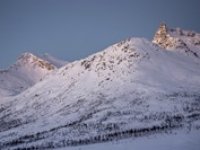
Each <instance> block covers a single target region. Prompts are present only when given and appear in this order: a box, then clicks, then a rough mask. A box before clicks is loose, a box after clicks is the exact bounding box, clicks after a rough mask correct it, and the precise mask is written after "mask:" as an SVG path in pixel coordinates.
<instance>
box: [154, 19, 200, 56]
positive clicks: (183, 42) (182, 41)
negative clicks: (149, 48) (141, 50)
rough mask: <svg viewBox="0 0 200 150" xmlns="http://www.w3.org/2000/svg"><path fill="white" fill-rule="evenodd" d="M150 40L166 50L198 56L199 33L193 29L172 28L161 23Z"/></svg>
mask: <svg viewBox="0 0 200 150" xmlns="http://www.w3.org/2000/svg"><path fill="white" fill-rule="evenodd" d="M152 42H153V43H154V44H157V45H158V46H160V47H161V48H164V49H166V50H173V51H178V52H182V53H184V54H186V55H190V56H193V57H199V56H200V52H199V48H200V34H198V33H195V32H193V31H185V30H181V29H180V28H176V29H172V28H168V27H167V25H166V24H164V23H161V25H160V27H159V28H158V30H157V32H156V34H155V36H154V38H153V41H152Z"/></svg>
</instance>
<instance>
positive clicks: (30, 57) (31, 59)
mask: <svg viewBox="0 0 200 150" xmlns="http://www.w3.org/2000/svg"><path fill="white" fill-rule="evenodd" d="M15 65H17V66H19V65H20V66H23V65H31V66H34V67H36V66H38V67H40V68H43V69H47V70H54V69H55V66H54V65H53V64H51V63H50V62H48V61H46V60H43V59H42V58H40V57H38V56H36V55H34V54H32V53H29V52H25V53H23V54H22V55H21V56H20V57H19V58H18V59H17V62H16V64H15Z"/></svg>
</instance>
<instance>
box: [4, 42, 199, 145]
mask: <svg viewBox="0 0 200 150" xmlns="http://www.w3.org/2000/svg"><path fill="white" fill-rule="evenodd" d="M199 68H200V61H197V60H194V59H192V58H190V57H187V56H185V55H182V54H180V53H178V52H174V51H166V50H164V49H161V48H159V47H158V46H156V45H155V44H152V43H151V42H149V41H147V40H145V39H139V38H129V39H127V40H124V41H122V42H120V43H117V44H115V45H113V46H110V47H108V48H107V49H105V50H104V51H102V52H99V53H96V54H94V55H91V56H89V57H88V58H85V59H83V60H80V61H75V62H73V63H69V64H67V65H66V66H64V67H62V68H60V69H59V70H58V71H57V72H54V73H52V74H50V75H49V76H47V77H46V78H45V79H44V80H43V81H41V82H39V83H38V84H36V85H35V86H33V87H31V88H30V89H28V90H26V91H25V92H23V93H21V94H20V95H18V96H15V97H11V98H10V99H9V100H8V101H7V102H6V103H5V102H2V103H1V108H0V110H1V113H0V119H1V120H2V121H1V123H0V131H1V132H0V141H1V143H0V146H1V147H2V149H4V148H5V149H6V148H8V147H9V148H17V147H19V148H20V147H21V148H22V147H32V146H33V147H38V148H42V149H44V148H55V147H63V146H69V145H77V144H87V143H96V142H101V141H109V140H113V139H121V138H125V137H130V136H140V135H142V134H144V133H146V134H148V133H151V132H159V131H163V130H168V129H171V128H176V127H180V126H185V125H186V126H187V125H190V126H192V127H197V126H199V122H198V121H199V120H198V119H199V117H200V94H199V91H200V69H199ZM194 121H196V122H195V123H194Z"/></svg>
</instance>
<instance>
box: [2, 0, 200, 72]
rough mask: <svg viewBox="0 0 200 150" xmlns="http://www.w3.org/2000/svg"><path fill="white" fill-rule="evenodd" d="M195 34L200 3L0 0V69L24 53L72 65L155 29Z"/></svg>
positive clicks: (198, 28)
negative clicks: (45, 54) (176, 28)
mask: <svg viewBox="0 0 200 150" xmlns="http://www.w3.org/2000/svg"><path fill="white" fill-rule="evenodd" d="M161 22H165V23H166V24H167V25H168V26H170V27H180V28H183V29H188V30H194V31H197V32H200V0H0V69H5V68H8V66H9V65H11V64H13V63H15V61H16V59H17V58H18V57H19V56H20V55H21V54H22V53H24V52H31V53H33V54H36V55H42V54H44V53H49V54H51V55H52V56H55V57H57V58H60V59H63V60H67V61H73V60H78V59H81V58H84V57H87V56H88V55H90V54H93V53H95V52H98V51H101V50H103V49H105V48H106V47H108V46H110V45H112V44H114V43H117V42H119V41H120V40H123V39H126V38H128V37H144V38H147V39H149V40H151V39H152V38H153V36H154V33H155V31H156V30H157V28H158V26H159V24H160V23H161Z"/></svg>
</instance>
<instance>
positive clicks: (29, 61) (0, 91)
mask: <svg viewBox="0 0 200 150" xmlns="http://www.w3.org/2000/svg"><path fill="white" fill-rule="evenodd" d="M55 68H56V67H55V66H53V65H52V64H51V63H49V62H47V61H45V60H42V59H41V58H39V57H37V56H35V55H33V54H31V53H24V54H22V55H21V56H20V58H19V59H18V60H17V62H16V63H15V64H14V65H12V66H11V67H10V68H9V69H7V70H3V71H0V95H1V96H0V97H2V96H10V95H16V94H18V93H20V92H21V91H24V90H25V89H27V88H28V87H30V86H32V85H34V84H35V83H36V82H38V81H39V80H41V79H42V78H43V77H44V76H45V75H46V74H48V73H50V72H52V71H53V70H54V69H55Z"/></svg>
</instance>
